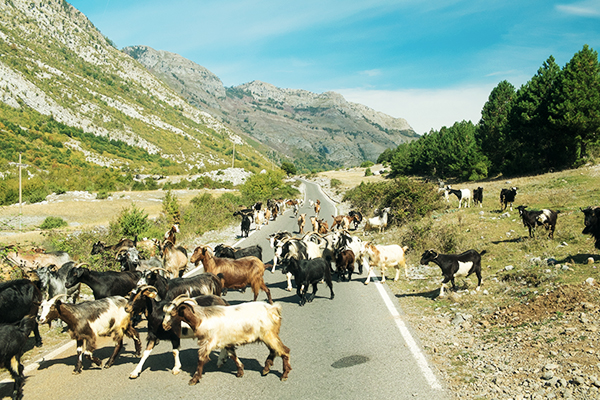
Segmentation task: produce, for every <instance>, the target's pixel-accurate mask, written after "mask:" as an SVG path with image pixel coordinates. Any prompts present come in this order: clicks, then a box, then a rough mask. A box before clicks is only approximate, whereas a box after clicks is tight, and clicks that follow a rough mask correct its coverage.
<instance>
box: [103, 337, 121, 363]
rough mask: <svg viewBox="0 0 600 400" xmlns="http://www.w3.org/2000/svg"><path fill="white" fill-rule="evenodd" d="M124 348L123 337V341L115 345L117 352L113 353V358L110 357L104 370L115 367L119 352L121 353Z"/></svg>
mask: <svg viewBox="0 0 600 400" xmlns="http://www.w3.org/2000/svg"><path fill="white" fill-rule="evenodd" d="M122 348H123V338H122V337H121V339H120V340H119V341H118V342H117V344H116V345H115V350H114V351H113V353H112V356H110V358H109V359H108V361H107V362H106V364H105V365H104V368H110V367H111V366H112V365H113V363H114V362H115V359H116V358H117V356H118V355H119V352H120V351H121V349H122Z"/></svg>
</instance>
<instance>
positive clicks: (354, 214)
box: [348, 210, 363, 230]
mask: <svg viewBox="0 0 600 400" xmlns="http://www.w3.org/2000/svg"><path fill="white" fill-rule="evenodd" d="M348 216H349V217H351V218H352V223H353V224H354V230H357V229H358V226H359V225H360V223H361V222H362V220H363V216H362V214H361V213H360V211H354V210H352V211H350V212H349V213H348Z"/></svg>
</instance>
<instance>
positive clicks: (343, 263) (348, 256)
mask: <svg viewBox="0 0 600 400" xmlns="http://www.w3.org/2000/svg"><path fill="white" fill-rule="evenodd" d="M355 261H356V260H355V257H354V252H353V251H352V250H350V249H348V250H342V251H340V252H338V253H337V255H336V257H335V270H336V272H337V274H338V281H339V280H340V279H341V280H342V281H343V280H344V279H345V277H346V273H348V282H350V281H351V280H352V273H353V272H354V263H355ZM360 273H362V268H361V271H360Z"/></svg>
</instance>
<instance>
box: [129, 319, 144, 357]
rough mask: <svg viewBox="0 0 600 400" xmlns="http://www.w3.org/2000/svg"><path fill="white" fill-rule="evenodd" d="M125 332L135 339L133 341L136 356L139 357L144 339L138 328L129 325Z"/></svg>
mask: <svg viewBox="0 0 600 400" xmlns="http://www.w3.org/2000/svg"><path fill="white" fill-rule="evenodd" d="M125 334H126V335H127V336H129V337H130V338H132V339H133V343H134V345H135V355H136V357H139V356H140V355H141V354H142V341H141V340H140V335H139V334H138V332H137V330H136V329H135V328H134V327H133V326H132V325H129V327H127V330H126V331H125Z"/></svg>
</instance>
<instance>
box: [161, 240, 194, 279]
mask: <svg viewBox="0 0 600 400" xmlns="http://www.w3.org/2000/svg"><path fill="white" fill-rule="evenodd" d="M160 252H161V255H162V258H163V265H164V266H165V269H166V270H167V271H169V274H171V278H176V277H181V276H182V275H183V273H184V272H185V269H186V268H187V263H188V258H187V251H186V250H185V248H183V247H181V246H178V247H175V245H174V244H173V242H171V241H170V240H165V241H164V243H163V244H162V246H161V248H160Z"/></svg>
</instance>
